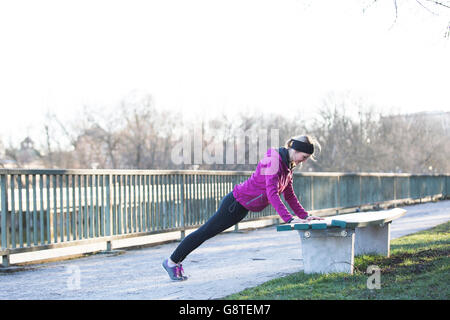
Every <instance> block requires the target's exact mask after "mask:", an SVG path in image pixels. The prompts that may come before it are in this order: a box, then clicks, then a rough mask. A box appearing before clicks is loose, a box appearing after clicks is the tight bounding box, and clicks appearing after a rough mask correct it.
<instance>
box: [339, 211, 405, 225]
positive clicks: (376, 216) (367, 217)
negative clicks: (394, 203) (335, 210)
mask: <svg viewBox="0 0 450 320" xmlns="http://www.w3.org/2000/svg"><path fill="white" fill-rule="evenodd" d="M405 213H406V210H405V209H400V208H395V209H391V210H385V211H371V212H362V213H352V214H344V215H342V216H333V217H330V218H332V225H333V226H336V227H340V228H358V227H367V226H369V225H377V224H383V223H388V222H391V221H392V220H395V219H397V218H400V217H402V216H403V215H405Z"/></svg>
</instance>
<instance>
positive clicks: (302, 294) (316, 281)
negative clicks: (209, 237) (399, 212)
mask: <svg viewBox="0 0 450 320" xmlns="http://www.w3.org/2000/svg"><path fill="white" fill-rule="evenodd" d="M370 265H376V266H378V267H379V268H380V270H381V277H380V280H381V281H380V282H381V288H380V289H368V288H367V281H368V278H369V276H370V274H368V273H366V271H367V268H368V266H370ZM449 298H450V222H448V223H445V224H441V225H439V226H436V227H435V228H432V229H430V230H426V231H422V232H419V233H415V234H412V235H408V236H404V237H402V238H398V239H394V240H392V241H391V255H390V257H389V258H387V257H383V256H369V255H364V256H358V257H355V265H354V273H353V275H349V274H344V273H335V274H327V275H323V274H305V273H303V272H298V273H294V274H291V275H289V276H286V277H283V278H279V279H274V280H271V281H268V282H266V283H263V284H262V285H260V286H257V287H254V288H249V289H246V290H244V291H242V292H239V293H236V294H233V295H230V296H227V297H225V298H224V299H233V300H238V299H253V300H260V299H261V300H264V299H270V300H296V299H312V300H315V299H320V300H325V299H333V300H336V299H337V300H343V299H352V300H371V299H383V300H391V299H404V300H409V299H440V300H447V299H449Z"/></svg>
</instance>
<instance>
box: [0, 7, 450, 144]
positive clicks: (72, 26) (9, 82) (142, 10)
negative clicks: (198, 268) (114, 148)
mask: <svg viewBox="0 0 450 320" xmlns="http://www.w3.org/2000/svg"><path fill="white" fill-rule="evenodd" d="M370 2H372V1H371V0H370V1H365V2H364V1H358V0H340V1H336V0H315V1H310V0H298V1H294V0H237V1H236V0H226V1H225V0H224V1H216V0H204V1H200V0H188V1H186V0H184V1H183V0H160V1H150V0H142V1H137V0H123V1H113V0H107V1H98V0H89V1H85V0H77V1H63V0H55V1H50V0H39V1H36V0H30V1H25V0H14V1H13V0H11V1H7V0H0V110H1V119H2V121H1V126H0V139H2V140H3V143H4V144H8V142H9V141H12V142H14V143H16V142H17V141H20V140H21V139H23V138H24V137H25V136H26V135H27V134H30V135H32V136H36V135H39V134H40V132H41V131H40V130H41V129H42V121H43V120H44V117H45V114H46V112H47V111H52V112H55V113H56V114H57V115H58V116H59V117H61V118H63V119H71V118H73V117H74V116H75V115H76V114H77V113H78V112H80V111H81V110H82V107H83V106H84V105H88V106H90V107H99V106H103V107H105V108H112V107H116V106H117V104H118V103H119V101H120V100H121V99H123V98H124V97H126V96H127V95H129V94H130V93H131V92H139V93H142V94H150V95H152V96H153V98H154V103H155V107H157V108H159V109H173V110H182V111H183V114H184V116H185V117H189V115H190V114H191V115H192V114H194V115H198V114H200V115H204V114H208V115H211V114H213V110H228V111H230V112H237V111H240V110H244V109H245V108H249V109H257V110H261V111H262V112H270V111H271V112H281V113H286V114H292V113H293V112H301V113H303V114H312V113H314V112H315V110H316V108H317V107H318V106H320V103H321V101H322V99H323V98H324V96H325V95H326V94H327V93H329V92H335V93H342V92H349V93H351V94H352V95H354V96H357V97H361V98H362V99H364V100H365V101H367V102H369V103H372V104H375V105H376V106H378V107H379V108H382V109H383V110H386V111H398V112H406V111H410V112H417V111H424V110H428V111H430V110H442V111H450V90H449V88H448V87H449V81H448V80H447V78H448V77H449V75H450V39H448V38H447V39H445V38H444V33H445V31H446V29H445V28H446V26H447V24H448V22H449V21H450V9H449V10H445V9H442V10H440V12H441V15H439V16H436V15H432V14H430V13H429V12H428V11H426V10H425V9H423V8H421V7H420V6H419V5H418V4H417V3H416V2H415V1H409V3H410V7H405V6H404V5H403V2H402V1H399V5H400V7H399V15H398V19H397V22H396V23H395V25H393V22H394V18H395V9H394V7H393V1H389V0H384V1H383V0H379V1H378V2H377V3H375V4H374V5H373V6H372V7H370V9H368V10H366V12H365V13H363V8H364V7H365V6H366V5H367V4H368V3H370ZM435 11H437V10H435ZM443 14H446V16H444V15H443Z"/></svg>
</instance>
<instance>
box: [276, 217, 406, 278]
mask: <svg viewBox="0 0 450 320" xmlns="http://www.w3.org/2000/svg"><path fill="white" fill-rule="evenodd" d="M405 213H406V210H404V209H400V208H395V209H391V210H383V211H370V212H358V213H352V214H342V215H336V216H330V217H326V218H324V219H325V220H313V221H310V222H302V223H290V224H283V225H279V226H277V231H292V230H297V231H298V233H299V235H300V242H301V248H302V255H303V266H304V272H305V273H333V272H345V273H350V274H352V273H353V262H354V256H355V255H362V254H380V255H384V256H389V253H390V240H391V238H390V224H391V222H392V221H393V220H395V219H397V218H400V217H401V216H403V215H404V214H405Z"/></svg>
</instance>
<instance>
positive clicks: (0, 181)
mask: <svg viewBox="0 0 450 320" xmlns="http://www.w3.org/2000/svg"><path fill="white" fill-rule="evenodd" d="M7 179H8V176H7V175H6V174H2V175H0V192H1V201H2V207H1V221H0V224H1V237H0V240H1V242H2V244H1V248H2V250H5V249H7V248H8V225H7V219H8V183H7ZM2 266H3V267H8V266H9V254H8V253H4V254H2Z"/></svg>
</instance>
